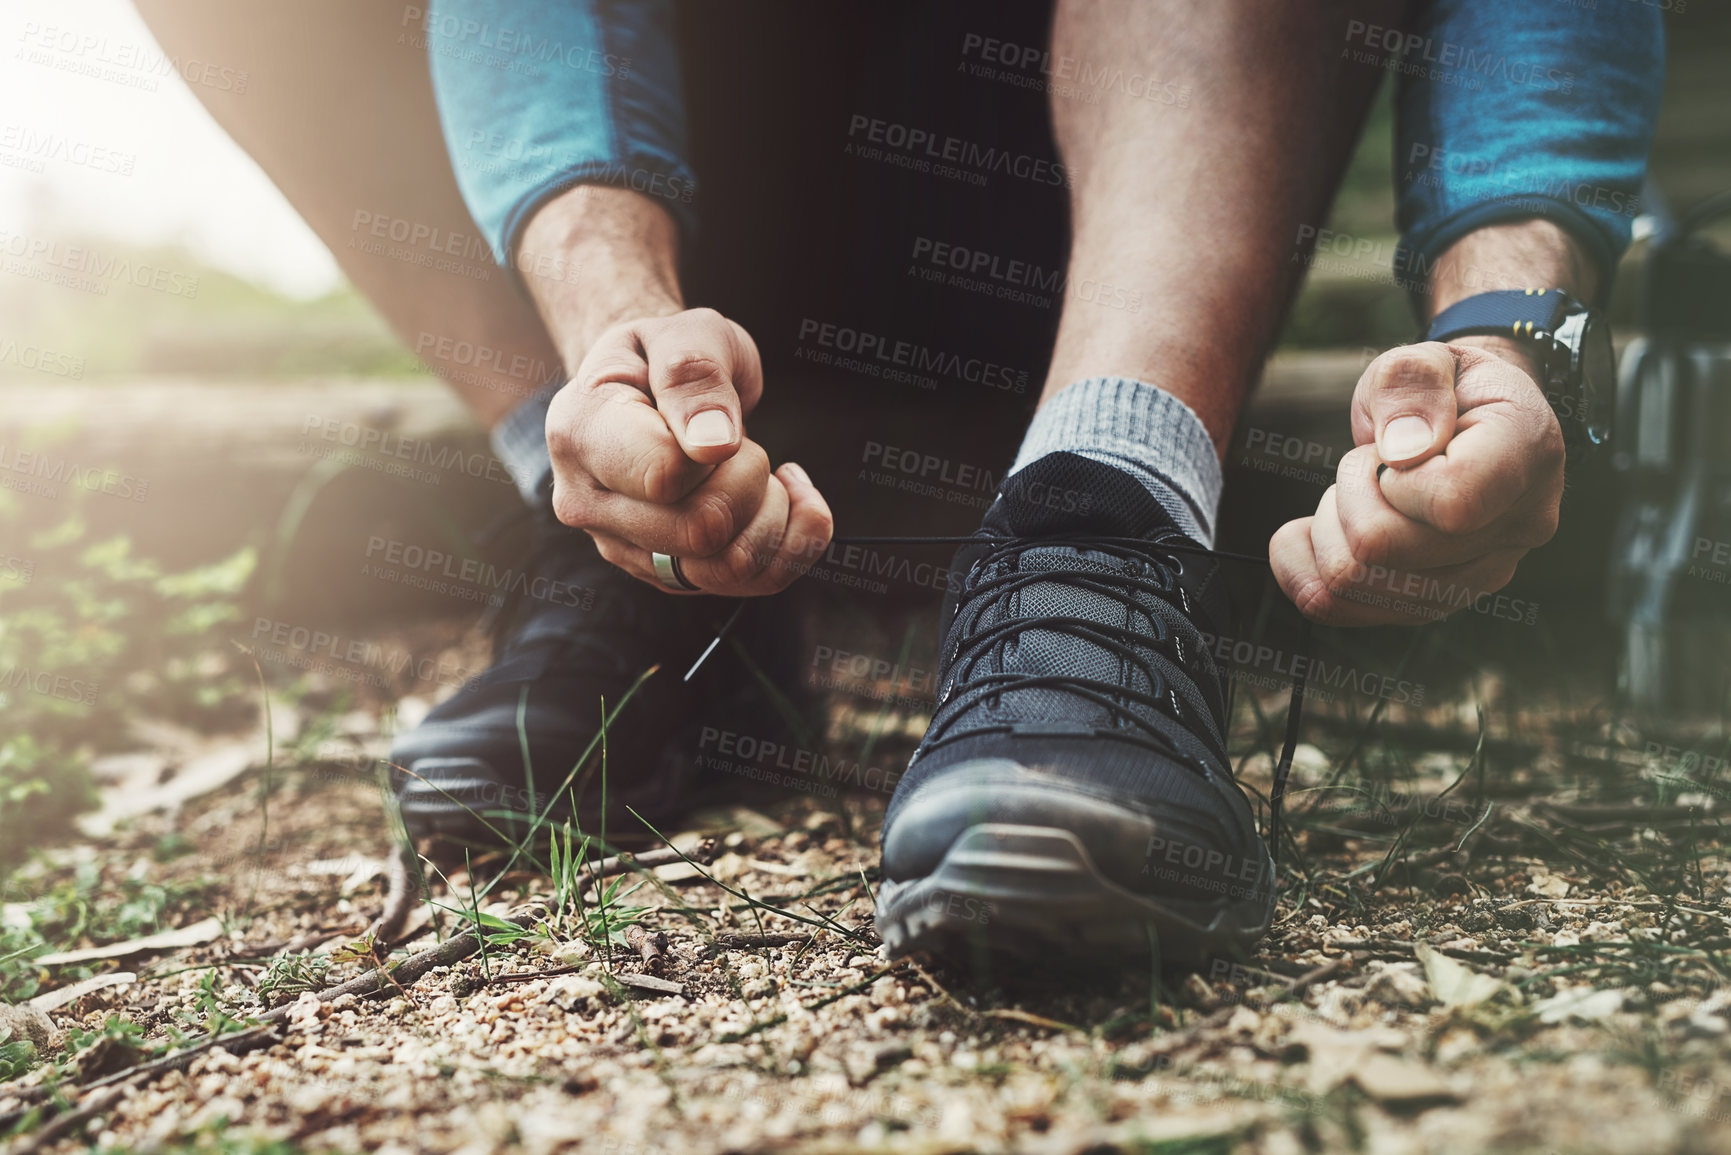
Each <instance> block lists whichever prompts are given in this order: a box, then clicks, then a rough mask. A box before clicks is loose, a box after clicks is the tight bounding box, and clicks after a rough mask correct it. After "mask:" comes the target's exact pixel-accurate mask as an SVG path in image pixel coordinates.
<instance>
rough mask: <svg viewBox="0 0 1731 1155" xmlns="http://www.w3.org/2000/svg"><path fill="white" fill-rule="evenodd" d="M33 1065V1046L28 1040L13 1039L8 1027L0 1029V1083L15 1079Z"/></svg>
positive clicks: (34, 1048) (34, 1060)
mask: <svg viewBox="0 0 1731 1155" xmlns="http://www.w3.org/2000/svg"><path fill="white" fill-rule="evenodd" d="M35 1065H36V1046H35V1044H34V1043H32V1042H31V1041H30V1040H29V1039H14V1038H13V1037H12V1029H11V1028H10V1027H0V1083H4V1082H6V1081H7V1080H9V1079H16V1078H17V1077H18V1076H20V1075H22V1074H25V1073H26V1072H28V1071H29V1070H30V1069H31V1068H32V1067H34V1066H35Z"/></svg>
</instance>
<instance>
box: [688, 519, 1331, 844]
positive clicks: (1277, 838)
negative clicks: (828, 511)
mask: <svg viewBox="0 0 1731 1155" xmlns="http://www.w3.org/2000/svg"><path fill="white" fill-rule="evenodd" d="M994 537H995V540H996V541H997V542H998V543H1000V546H1001V547H1015V548H1022V549H1031V548H1039V547H1041V546H1045V545H1051V544H1053V543H1054V542H1059V541H1066V540H1067V541H1069V542H1071V543H1072V544H1074V543H1075V542H1076V541H1085V542H1087V543H1088V546H1089V547H1090V548H1094V547H1096V546H1097V544H1099V543H1103V542H1134V543H1136V545H1137V546H1139V547H1141V549H1151V548H1154V547H1155V546H1156V545H1157V546H1158V548H1159V549H1160V550H1162V551H1166V552H1175V553H1195V554H1201V555H1203V556H1205V557H1212V558H1219V559H1221V560H1223V561H1241V562H1248V563H1250V564H1251V565H1255V566H1268V565H1269V561H1268V559H1267V558H1266V557H1262V556H1261V555H1258V554H1249V553H1233V552H1231V551H1230V550H1223V549H1210V548H1209V547H1207V546H1204V545H1193V544H1188V543H1182V542H1173V541H1170V540H1163V541H1161V542H1159V543H1154V542H1149V541H1147V540H1146V539H1143V538H1110V537H1097V538H1096V537H1088V538H1055V537H1040V538H1009V537H1002V536H997V535H994ZM989 540H993V539H992V538H985V537H983V536H982V535H981V534H978V533H974V534H968V535H966V536H964V537H954V536H935V537H837V538H832V539H831V540H830V544H831V545H832V546H837V545H860V546H868V545H977V544H981V543H982V542H984V541H989ZM1087 573H1088V576H1090V577H1092V578H1095V579H1098V578H1100V577H1101V576H1102V575H1100V574H1098V573H1095V572H1093V571H1087ZM1011 576H1020V575H1011ZM1030 576H1032V577H1035V578H1037V579H1038V580H1050V578H1051V574H1049V573H1041V574H1039V575H1030ZM1115 580H1121V579H1115ZM1174 584H1175V583H1174ZM1136 608H1137V610H1138V611H1142V607H1141V606H1139V605H1137V606H1136ZM1180 608H1185V607H1182V606H1181V607H1180ZM744 609H745V602H744V601H741V602H740V603H739V605H738V606H736V607H735V608H734V611H733V613H732V614H731V615H729V616H728V619H727V621H726V622H725V623H723V624H722V626H721V628H720V629H719V630H717V631H716V634H715V639H714V640H713V641H711V642H710V643H709V645H708V646H706V647H705V648H704V650H703V653H701V654H699V655H698V658H697V660H696V661H695V662H693V663H692V665H691V669H689V670H688V671H686V674H685V680H686V681H690V680H691V677H692V675H693V674H696V673H697V671H698V669H699V667H701V666H702V665H703V663H704V662H705V661H707V660H708V658H709V655H711V654H712V653H714V652H715V649H716V647H717V646H719V645H720V644H721V642H722V639H723V638H725V637H726V636H727V633H728V631H730V630H732V629H733V626H734V624H735V623H736V622H738V621H739V616H740V614H741V613H742V612H743V611H744ZM1186 612H1187V610H1186ZM1054 620H1055V619H1041V620H1040V622H1039V626H1040V628H1048V627H1049V626H1050V625H1051V624H1052V623H1053V622H1054ZM1056 620H1060V621H1078V620H1081V619H1056ZM1017 624H1018V627H1019V628H1024V629H1025V628H1031V627H1028V626H1022V625H1021V624H1020V622H1019V621H1018V623H1017ZM1085 624H1086V625H1087V626H1089V627H1090V628H1093V629H1097V630H1098V629H1104V628H1105V627H1101V626H1100V625H1099V623H1096V622H1086V623H1085ZM1090 640H1096V639H1090ZM1136 640H1137V643H1138V644H1143V645H1145V644H1146V641H1145V639H1143V638H1142V637H1141V636H1140V635H1136ZM1156 640H1158V639H1156ZM1298 646H1299V649H1300V650H1301V651H1304V650H1308V649H1309V648H1310V620H1309V619H1308V618H1306V619H1303V621H1302V624H1301V625H1300V627H1299V642H1298ZM957 660H960V658H959V657H958V659H957ZM1135 660H1137V661H1138V664H1139V665H1140V666H1141V668H1142V669H1143V670H1144V671H1145V672H1147V673H1148V674H1149V675H1150V682H1149V684H1150V685H1151V686H1156V685H1159V684H1160V682H1158V681H1156V680H1155V679H1154V678H1153V673H1154V671H1152V670H1149V669H1148V668H1147V666H1146V664H1145V663H1142V662H1141V660H1140V655H1135ZM1016 677H1027V678H1033V679H1035V681H1034V682H1032V683H1025V684H1023V685H1022V686H1020V687H1016V688H1023V689H1026V688H1031V686H1032V685H1034V684H1045V682H1046V680H1047V679H1048V678H1051V677H1055V676H1053V675H1044V676H1042V675H1016ZM1069 681H1070V682H1071V683H1073V682H1074V681H1075V679H1069ZM1304 682H1305V676H1304V674H1302V673H1299V674H1296V675H1294V677H1293V679H1292V695H1291V697H1290V698H1289V699H1288V704H1287V708H1286V737H1285V741H1284V742H1283V744H1282V745H1281V749H1280V760H1279V761H1278V762H1276V763H1275V767H1274V788H1273V790H1272V791H1271V792H1270V794H1269V796H1268V846H1269V850H1270V852H1271V853H1272V854H1273V857H1274V862H1275V865H1276V866H1278V865H1279V864H1280V843H1281V834H1282V827H1281V816H1282V814H1283V812H1284V803H1285V801H1286V786H1287V781H1288V779H1289V778H1290V776H1291V773H1292V756H1293V753H1294V751H1296V750H1297V749H1298V732H1299V728H1300V725H1301V723H1302V721H1303V718H1304ZM1101 685H1109V686H1110V689H1111V691H1112V692H1113V693H1114V694H1125V693H1131V692H1132V691H1129V690H1128V687H1124V686H1119V685H1117V684H1108V683H1101ZM1006 688H1008V687H1004V686H991V687H987V688H986V691H985V692H986V693H998V694H1002V693H1004V692H1005V690H1006ZM968 692H970V691H964V694H966V693H968ZM1133 693H1135V694H1136V695H1137V697H1138V698H1144V697H1146V695H1142V694H1141V692H1140V691H1134V692H1133ZM958 700H959V699H958ZM1095 700H1096V701H1099V699H1095ZM1101 704H1102V705H1106V706H1108V708H1112V707H1111V703H1110V702H1109V701H1102V702H1101ZM942 708H943V707H942V706H941V705H940V707H939V709H940V710H942ZM965 712H966V711H963V710H957V711H954V713H955V714H956V715H957V716H960V715H961V714H962V713H965ZM1138 721H1140V719H1138ZM1142 724H1143V725H1144V727H1146V723H1142ZM1160 741H1161V743H1162V746H1161V752H1162V753H1167V754H1174V755H1175V754H1176V752H1175V751H1172V750H1171V749H1170V748H1169V746H1167V745H1165V740H1164V736H1163V735H1162V736H1160ZM1223 760H1224V761H1225V762H1226V764H1227V766H1228V768H1230V766H1231V760H1230V758H1225V757H1224V754H1223Z"/></svg>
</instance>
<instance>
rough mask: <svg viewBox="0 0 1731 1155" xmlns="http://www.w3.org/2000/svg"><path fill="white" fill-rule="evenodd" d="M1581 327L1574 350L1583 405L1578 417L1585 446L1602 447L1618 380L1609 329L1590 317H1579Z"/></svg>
mask: <svg viewBox="0 0 1731 1155" xmlns="http://www.w3.org/2000/svg"><path fill="white" fill-rule="evenodd" d="M1581 325H1582V328H1581V340H1580V343H1579V344H1578V345H1576V347H1575V349H1576V353H1575V359H1576V367H1577V368H1576V379H1577V380H1578V381H1579V382H1580V388H1581V394H1582V400H1583V401H1584V402H1585V405H1584V412H1583V413H1582V415H1581V416H1582V418H1583V420H1584V421H1585V423H1586V434H1587V440H1588V442H1590V443H1591V444H1593V445H1603V444H1604V443H1605V442H1606V441H1608V440H1610V436H1611V399H1612V397H1613V396H1614V390H1615V388H1616V380H1617V362H1616V356H1615V354H1614V353H1613V352H1612V350H1611V327H1610V326H1609V325H1607V324H1604V323H1603V322H1602V321H1600V320H1599V319H1598V318H1597V317H1595V316H1594V315H1593V314H1592V313H1582V314H1581Z"/></svg>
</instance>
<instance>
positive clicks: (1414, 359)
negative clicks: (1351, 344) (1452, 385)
mask: <svg viewBox="0 0 1731 1155" xmlns="http://www.w3.org/2000/svg"><path fill="white" fill-rule="evenodd" d="M1370 368H1371V383H1372V385H1373V386H1374V387H1375V388H1376V389H1377V391H1378V392H1397V393H1398V392H1403V391H1407V390H1424V391H1429V390H1431V389H1433V388H1435V387H1436V386H1437V384H1438V383H1439V382H1444V381H1448V380H1450V379H1451V378H1452V377H1453V375H1454V372H1453V371H1454V356H1453V355H1452V354H1451V353H1450V352H1449V351H1448V347H1447V346H1445V345H1439V344H1437V343H1436V342H1434V341H1433V342H1426V343H1424V344H1419V345H1400V346H1397V347H1396V348H1393V349H1390V350H1388V351H1387V352H1386V353H1384V354H1383V355H1382V356H1380V357H1378V358H1377V359H1376V360H1375V361H1373V362H1371V366H1370Z"/></svg>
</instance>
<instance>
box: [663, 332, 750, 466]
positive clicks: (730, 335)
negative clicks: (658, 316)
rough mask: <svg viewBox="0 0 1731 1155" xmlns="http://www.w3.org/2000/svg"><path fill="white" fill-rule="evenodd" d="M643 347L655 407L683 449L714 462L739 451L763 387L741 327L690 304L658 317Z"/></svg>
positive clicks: (686, 452)
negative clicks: (681, 310)
mask: <svg viewBox="0 0 1731 1155" xmlns="http://www.w3.org/2000/svg"><path fill="white" fill-rule="evenodd" d="M644 352H645V353H646V355H647V360H648V363H649V391H650V394H651V395H652V396H653V397H654V398H655V407H656V408H657V409H659V410H660V411H661V415H662V417H663V418H665V419H666V421H667V427H668V429H670V430H672V431H673V436H674V437H675V438H676V439H678V441H679V446H680V448H681V449H683V450H684V451H685V455H686V456H687V457H689V458H690V459H691V460H693V461H698V462H702V463H703V464H705V465H715V464H719V463H720V462H723V461H726V460H727V459H728V458H730V457H732V456H733V455H734V454H735V453H737V452H738V451H739V447H740V446H741V445H742V444H743V443H744V439H745V422H744V416H745V413H746V411H747V410H749V409H750V408H751V405H752V403H754V402H755V401H756V400H757V398H758V396H759V395H761V394H762V392H763V367H762V363H761V361H759V359H758V355H757V347H756V345H754V344H753V343H752V341H751V338H750V337H748V336H746V334H745V330H743V329H741V328H739V326H737V325H735V324H733V322H731V321H729V320H727V319H726V318H725V317H723V316H722V315H721V314H720V313H717V312H715V311H714V310H712V309H692V310H690V311H688V312H685V313H681V314H679V315H678V316H676V317H671V318H668V319H666V320H664V321H661V322H660V323H658V325H657V326H656V328H655V331H654V332H653V333H652V334H651V335H649V336H648V337H647V338H646V339H645V341H644Z"/></svg>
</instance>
